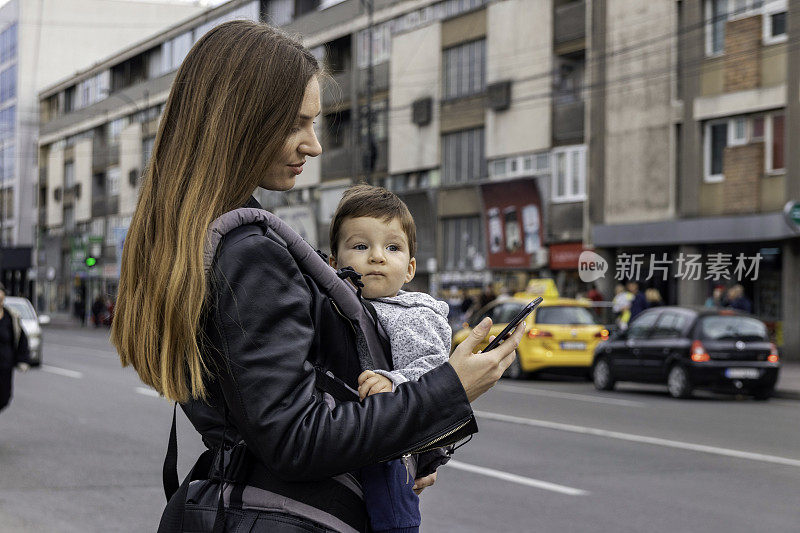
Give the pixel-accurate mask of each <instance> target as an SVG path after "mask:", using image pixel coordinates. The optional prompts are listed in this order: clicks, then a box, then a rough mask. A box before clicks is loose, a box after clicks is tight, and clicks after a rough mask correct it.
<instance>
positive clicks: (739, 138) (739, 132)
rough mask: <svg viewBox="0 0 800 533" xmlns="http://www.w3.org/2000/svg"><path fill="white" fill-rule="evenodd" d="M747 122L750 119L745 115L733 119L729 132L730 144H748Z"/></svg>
mask: <svg viewBox="0 0 800 533" xmlns="http://www.w3.org/2000/svg"><path fill="white" fill-rule="evenodd" d="M747 123H748V120H747V119H746V118H744V117H741V118H735V119H733V120H731V125H730V127H729V128H728V132H729V133H730V138H729V139H728V145H730V146H740V145H742V144H747Z"/></svg>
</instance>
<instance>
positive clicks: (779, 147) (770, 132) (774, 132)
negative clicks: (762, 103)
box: [764, 113, 786, 172]
mask: <svg viewBox="0 0 800 533" xmlns="http://www.w3.org/2000/svg"><path fill="white" fill-rule="evenodd" d="M767 122H768V124H767V139H766V146H765V148H766V150H765V152H766V154H765V157H764V159H765V163H766V169H767V172H783V171H784V170H785V168H786V161H785V147H786V144H785V143H786V140H785V123H786V115H784V114H783V113H776V114H773V115H769V116H768V117H767Z"/></svg>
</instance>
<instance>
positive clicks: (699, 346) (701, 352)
mask: <svg viewBox="0 0 800 533" xmlns="http://www.w3.org/2000/svg"><path fill="white" fill-rule="evenodd" d="M709 359H711V356H710V355H708V352H706V348H705V346H703V343H702V342H700V341H694V342H693V343H692V361H694V362H695V363H703V362H705V361H708V360H709Z"/></svg>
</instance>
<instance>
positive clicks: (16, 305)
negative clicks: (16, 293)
mask: <svg viewBox="0 0 800 533" xmlns="http://www.w3.org/2000/svg"><path fill="white" fill-rule="evenodd" d="M5 305H6V306H7V307H10V308H11V309H12V310H13V311H15V312H16V313H17V314H18V315H19V317H20V318H25V319H28V318H29V319H36V315H35V314H33V307H31V306H29V305H28V304H27V303H26V302H14V301H11V302H9V301H8V300H6V302H5Z"/></svg>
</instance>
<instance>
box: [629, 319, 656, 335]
mask: <svg viewBox="0 0 800 533" xmlns="http://www.w3.org/2000/svg"><path fill="white" fill-rule="evenodd" d="M656 318H658V313H647V314H644V315H641V316H640V317H637V318H635V319H634V320H633V323H632V324H631V325H630V327H629V328H628V338H629V339H646V338H647V337H649V336H650V333H651V332H652V330H653V326H654V325H655V323H656Z"/></svg>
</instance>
